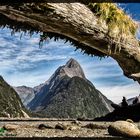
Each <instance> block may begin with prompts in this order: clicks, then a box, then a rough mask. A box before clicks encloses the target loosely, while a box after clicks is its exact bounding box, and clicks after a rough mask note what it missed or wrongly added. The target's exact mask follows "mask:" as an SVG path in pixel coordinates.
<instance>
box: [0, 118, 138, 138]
mask: <svg viewBox="0 0 140 140" xmlns="http://www.w3.org/2000/svg"><path fill="white" fill-rule="evenodd" d="M3 120H4V118H3ZM27 120H28V119H23V120H20V121H16V120H15V119H9V121H8V119H6V121H0V128H1V129H2V128H4V131H3V132H0V135H1V137H0V138H16V139H17V138H19V139H20V138H33V139H34V138H35V139H36V138H38V139H43V138H47V139H56V138H59V139H68V140H69V139H89V140H90V139H91V140H92V139H95V138H96V139H97V140H100V139H101V140H102V139H104V140H106V139H107V140H111V139H112V140H115V139H116V140H117V139H118V140H119V139H122V137H118V136H111V135H110V134H109V133H108V127H109V126H110V125H111V124H112V122H94V121H77V120H65V121H64V120H61V119H60V120H55V119H54V120H55V121H54V120H48V119H46V120H45V119H44V120H43V121H41V120H39V119H37V120H36V121H35V119H34V121H30V120H28V121H27ZM31 120H33V119H31ZM136 125H137V126H139V123H136ZM131 139H132V138H131ZM4 140H5V139H4ZM123 140H125V139H124V138H123ZM128 140H129V139H128Z"/></svg>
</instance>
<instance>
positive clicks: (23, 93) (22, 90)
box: [14, 86, 36, 106]
mask: <svg viewBox="0 0 140 140" xmlns="http://www.w3.org/2000/svg"><path fill="white" fill-rule="evenodd" d="M14 89H15V91H16V92H17V93H18V94H19V96H20V98H21V100H22V103H23V104H24V106H27V104H28V103H29V102H30V101H31V100H32V99H33V98H34V97H35V93H36V92H35V90H34V88H30V87H26V86H19V87H14Z"/></svg>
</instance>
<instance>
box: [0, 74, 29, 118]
mask: <svg viewBox="0 0 140 140" xmlns="http://www.w3.org/2000/svg"><path fill="white" fill-rule="evenodd" d="M0 117H28V115H27V110H26V109H25V107H24V106H23V104H22V102H21V99H20V97H19V96H18V94H17V93H16V91H15V90H14V89H13V88H12V87H11V86H10V85H8V84H7V83H6V82H5V81H4V79H3V78H2V76H0Z"/></svg>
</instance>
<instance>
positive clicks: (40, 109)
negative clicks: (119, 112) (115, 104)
mask: <svg viewBox="0 0 140 140" xmlns="http://www.w3.org/2000/svg"><path fill="white" fill-rule="evenodd" d="M34 90H36V91H37V93H36V95H35V97H34V98H33V100H32V101H31V102H30V103H29V104H28V105H27V107H28V108H30V110H32V111H33V112H36V113H39V114H45V116H46V117H56V118H68V117H69V118H78V117H86V118H95V117H97V116H102V115H105V114H107V113H109V112H110V111H112V107H111V106H110V104H111V103H112V102H111V101H110V100H108V99H107V98H106V97H105V96H104V95H103V94H102V93H101V92H99V91H98V90H97V89H96V88H95V87H94V85H93V84H92V83H91V82H90V81H88V80H87V79H86V77H85V74H84V72H83V69H82V68H81V66H80V64H79V63H78V62H77V61H76V60H74V59H70V60H69V61H68V62H67V63H66V64H65V65H64V66H60V67H59V68H58V69H57V70H56V71H55V73H54V74H53V75H52V76H51V77H50V79H49V80H48V81H46V82H45V83H44V84H41V85H40V86H37V87H35V88H34Z"/></svg>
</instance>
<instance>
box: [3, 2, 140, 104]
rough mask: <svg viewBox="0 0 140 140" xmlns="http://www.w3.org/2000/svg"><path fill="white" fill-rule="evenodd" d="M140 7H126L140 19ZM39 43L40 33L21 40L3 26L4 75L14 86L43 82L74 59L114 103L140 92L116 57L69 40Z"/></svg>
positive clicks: (136, 5) (18, 35)
mask: <svg viewBox="0 0 140 140" xmlns="http://www.w3.org/2000/svg"><path fill="white" fill-rule="evenodd" d="M132 5H133V6H132ZM138 6H139V7H140V4H131V5H130V4H129V5H125V6H123V7H125V9H126V10H127V12H128V13H129V14H130V13H131V15H132V16H133V18H135V19H136V20H137V21H138V20H139V19H140V17H139V16H140V15H139V13H140V10H139V9H140V8H137V7H138ZM128 7H129V8H128ZM135 9H136V10H135ZM131 11H133V12H131ZM38 43H39V35H37V34H34V35H33V36H32V37H30V36H29V35H25V36H22V38H21V39H20V34H19V33H16V34H15V35H13V36H11V31H10V29H6V28H5V29H0V75H2V76H3V77H4V79H5V80H6V81H7V82H8V83H9V84H11V85H12V86H20V85H26V86H31V87H34V86H36V85H39V84H40V83H43V82H45V81H46V80H47V79H48V78H49V77H50V76H51V75H52V74H53V72H54V71H55V70H56V69H57V68H58V67H59V66H60V65H64V64H65V63H66V62H67V61H68V60H69V59H70V58H74V59H76V60H77V61H78V62H79V63H80V64H81V66H82V67H83V69H84V72H85V75H86V77H87V78H88V79H89V80H90V81H91V82H92V83H93V84H94V85H95V87H96V88H97V89H99V90H100V91H101V92H102V93H103V94H105V95H106V96H107V97H108V98H110V99H111V100H113V101H114V102H120V101H121V99H122V96H126V97H127V98H129V97H133V96H136V95H138V94H139V93H140V86H139V85H138V84H137V82H134V81H133V80H131V79H128V78H126V77H125V76H123V72H122V70H121V69H120V67H119V66H118V64H117V62H116V61H114V60H113V59H112V58H106V59H102V60H100V59H99V58H96V57H89V56H87V55H83V54H82V53H80V51H74V50H75V48H74V47H73V46H71V45H70V44H69V43H66V44H64V41H63V40H59V41H57V42H54V41H53V40H48V41H47V42H46V43H45V44H44V46H43V47H42V48H41V49H40V48H39V46H38Z"/></svg>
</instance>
